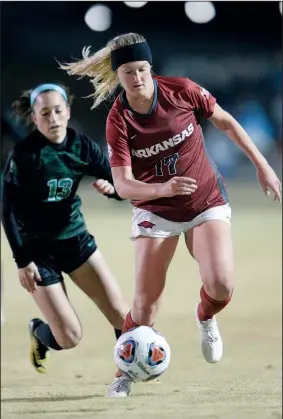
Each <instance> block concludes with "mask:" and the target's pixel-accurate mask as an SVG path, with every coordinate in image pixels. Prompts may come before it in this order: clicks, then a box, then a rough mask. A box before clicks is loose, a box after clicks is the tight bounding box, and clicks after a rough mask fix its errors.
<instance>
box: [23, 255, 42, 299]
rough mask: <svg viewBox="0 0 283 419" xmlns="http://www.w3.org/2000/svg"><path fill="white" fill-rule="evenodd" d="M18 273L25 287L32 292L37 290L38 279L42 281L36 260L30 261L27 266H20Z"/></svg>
mask: <svg viewBox="0 0 283 419" xmlns="http://www.w3.org/2000/svg"><path fill="white" fill-rule="evenodd" d="M18 274H19V278H20V282H21V285H22V287H23V288H25V289H26V290H27V291H28V292H31V293H33V292H35V291H36V290H37V283H36V281H41V278H40V275H39V272H38V269H37V266H36V264H35V263H34V262H31V263H29V264H28V265H27V266H26V267H25V268H20V269H19V270H18Z"/></svg>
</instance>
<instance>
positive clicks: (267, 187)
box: [257, 164, 282, 202]
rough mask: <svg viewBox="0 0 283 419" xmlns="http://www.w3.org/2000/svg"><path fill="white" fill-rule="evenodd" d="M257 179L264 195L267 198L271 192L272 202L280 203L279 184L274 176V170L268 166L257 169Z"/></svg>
mask: <svg viewBox="0 0 283 419" xmlns="http://www.w3.org/2000/svg"><path fill="white" fill-rule="evenodd" d="M257 177H258V180H259V183H260V185H261V187H262V189H263V192H264V193H265V195H266V196H269V195H270V192H272V193H273V201H274V202H276V201H279V202H281V195H282V186H281V182H280V180H279V179H278V177H277V176H276V173H275V172H274V170H273V169H272V168H271V167H270V166H269V164H267V165H266V166H264V167H261V168H258V169H257Z"/></svg>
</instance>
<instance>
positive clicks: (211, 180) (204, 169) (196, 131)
mask: <svg viewBox="0 0 283 419" xmlns="http://www.w3.org/2000/svg"><path fill="white" fill-rule="evenodd" d="M153 78H154V85H155V93H154V100H153V104H152V106H151V109H150V110H149V112H148V114H146V115H141V114H139V113H137V112H135V111H134V110H132V109H131V108H130V107H129V105H128V103H127V100H126V98H125V95H124V94H123V93H122V94H121V95H119V97H118V98H117V99H116V101H115V103H114V104H113V107H112V109H111V110H110V112H109V115H108V118H107V123H106V138H107V143H108V149H109V157H110V164H111V167H118V166H131V167H132V172H133V175H134V178H135V179H136V180H139V181H141V182H145V183H162V182H166V181H168V180H169V179H172V176H187V177H191V178H193V179H195V180H196V182H197V185H198V189H197V190H196V191H195V192H194V193H192V194H191V195H180V196H174V197H170V198H159V199H156V200H150V201H132V205H134V206H135V207H138V208H142V209H145V210H147V211H151V212H153V213H155V214H157V215H159V216H160V217H162V218H165V219H167V220H170V221H177V222H180V221H191V220H192V219H193V218H194V217H196V216H197V215H198V214H200V213H202V212H203V211H205V210H207V209H209V208H212V207H215V206H217V205H224V204H225V203H227V202H228V198H227V192H226V188H225V186H224V183H223V179H222V177H221V175H220V173H219V171H218V169H217V167H216V165H215V163H214V161H213V160H212V159H211V157H209V156H208V154H207V151H206V148H205V144H204V140H203V135H202V130H201V127H200V125H199V118H198V117H199V116H203V117H205V118H209V117H211V116H212V114H213V109H214V105H215V103H216V99H215V98H214V97H213V96H212V95H211V94H210V93H209V92H208V91H207V90H205V89H204V88H202V87H201V86H199V85H197V84H196V83H194V82H193V81H191V80H189V79H186V78H180V77H160V76H154V77H153Z"/></svg>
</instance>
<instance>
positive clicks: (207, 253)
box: [185, 213, 234, 363]
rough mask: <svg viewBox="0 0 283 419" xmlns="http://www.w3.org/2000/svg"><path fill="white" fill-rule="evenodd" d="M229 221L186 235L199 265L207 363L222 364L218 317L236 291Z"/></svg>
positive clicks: (200, 318) (201, 326)
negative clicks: (216, 316) (234, 290)
mask: <svg viewBox="0 0 283 419" xmlns="http://www.w3.org/2000/svg"><path fill="white" fill-rule="evenodd" d="M229 221H230V220H229V217H226V218H225V217H223V218H222V217H221V213H220V216H219V218H218V219H210V220H208V221H204V222H203V223H202V224H200V225H197V226H195V227H193V228H192V229H189V230H188V231H187V232H186V234H185V240H186V245H187V248H188V250H189V251H190V253H191V255H192V256H193V257H194V258H195V260H196V261H197V262H198V265H199V271H200V276H201V280H202V283H203V285H202V287H201V290H200V298H201V302H200V303H199V304H198V305H197V307H196V320H197V324H198V327H199V329H200V333H201V343H202V353H203V356H204V358H205V360H206V361H207V362H211V363H214V362H218V361H220V359H221V357H222V354H223V343H222V339H221V335H220V332H219V328H218V325H217V322H216V319H215V314H217V313H219V312H220V311H221V310H223V309H224V307H226V305H227V304H228V303H229V302H230V300H231V297H232V293H233V288H234V275H233V270H234V268H233V246H232V239H231V227H230V222H229Z"/></svg>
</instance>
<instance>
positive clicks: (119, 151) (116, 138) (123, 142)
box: [106, 112, 132, 167]
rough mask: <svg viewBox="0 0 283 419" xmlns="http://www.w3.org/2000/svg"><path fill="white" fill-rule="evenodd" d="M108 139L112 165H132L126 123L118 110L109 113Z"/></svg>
mask: <svg viewBox="0 0 283 419" xmlns="http://www.w3.org/2000/svg"><path fill="white" fill-rule="evenodd" d="M106 141H107V146H108V154H109V160H110V166H111V167H118V166H131V165H132V161H131V152H130V147H129V143H128V135H127V129H126V124H125V122H124V121H123V119H122V118H121V116H120V115H119V114H117V113H116V112H110V114H109V115H108V118H107V121H106Z"/></svg>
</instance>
